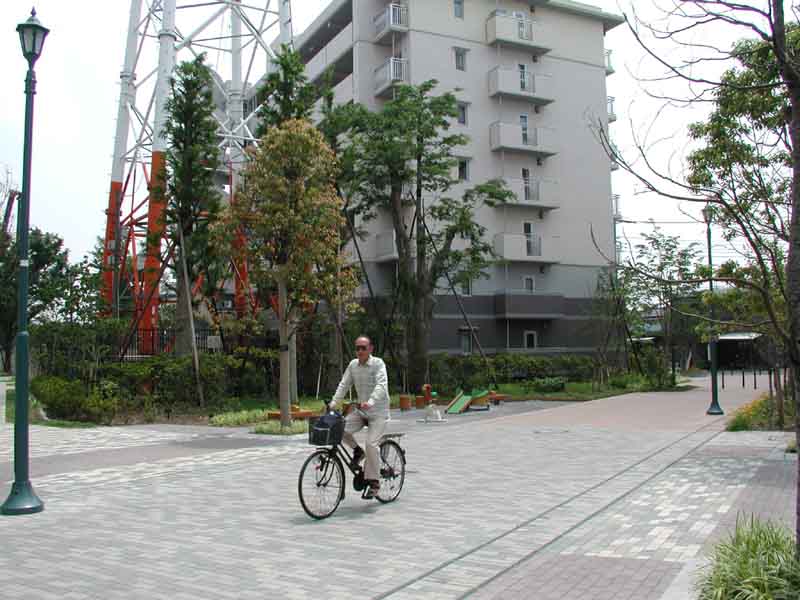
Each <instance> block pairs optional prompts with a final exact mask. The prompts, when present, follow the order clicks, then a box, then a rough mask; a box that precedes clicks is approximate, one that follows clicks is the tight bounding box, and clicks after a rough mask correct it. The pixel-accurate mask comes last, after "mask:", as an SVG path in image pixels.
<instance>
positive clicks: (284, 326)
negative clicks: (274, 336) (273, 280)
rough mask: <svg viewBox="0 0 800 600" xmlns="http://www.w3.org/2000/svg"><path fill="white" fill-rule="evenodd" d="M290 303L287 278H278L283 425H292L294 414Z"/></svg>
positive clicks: (280, 399) (280, 395)
mask: <svg viewBox="0 0 800 600" xmlns="http://www.w3.org/2000/svg"><path fill="white" fill-rule="evenodd" d="M287 304H288V299H287V292H286V280H285V279H283V278H279V279H278V334H279V337H280V347H279V349H278V350H279V356H280V371H281V374H280V384H279V385H280V391H279V403H280V409H281V426H282V427H290V426H291V424H292V415H291V412H290V410H289V404H290V402H289V386H290V380H291V377H290V372H291V371H290V366H289V362H290V361H289V315H288V314H287V313H286V305H287Z"/></svg>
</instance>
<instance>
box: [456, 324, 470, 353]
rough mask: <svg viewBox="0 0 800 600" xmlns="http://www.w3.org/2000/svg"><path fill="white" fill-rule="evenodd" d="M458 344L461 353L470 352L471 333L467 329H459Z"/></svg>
mask: <svg viewBox="0 0 800 600" xmlns="http://www.w3.org/2000/svg"><path fill="white" fill-rule="evenodd" d="M458 345H459V347H460V348H461V354H472V333H471V332H470V331H469V329H461V330H459V332H458Z"/></svg>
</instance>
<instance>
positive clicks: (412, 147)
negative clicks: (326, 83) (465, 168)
mask: <svg viewBox="0 0 800 600" xmlns="http://www.w3.org/2000/svg"><path fill="white" fill-rule="evenodd" d="M436 85H437V82H436V81H435V80H431V81H427V82H425V83H423V84H421V85H419V86H411V85H403V86H398V87H397V88H396V92H395V97H394V99H393V100H390V101H388V102H387V103H386V104H385V105H384V106H383V107H382V108H381V110H380V111H379V112H376V113H372V112H366V111H365V112H364V113H362V115H361V122H360V123H359V124H358V125H357V126H356V127H355V129H354V134H353V136H352V139H351V143H352V144H353V173H352V180H351V181H350V182H349V185H348V188H349V189H348V195H350V196H351V197H353V198H354V199H355V201H356V205H355V206H354V209H355V212H356V213H357V214H358V215H360V217H361V218H362V219H364V220H369V219H372V218H374V217H375V216H376V215H377V213H378V212H379V211H384V212H385V213H386V214H388V215H389V217H390V219H391V222H392V228H393V230H394V235H395V242H396V245H397V254H398V290H397V293H398V294H399V295H400V298H401V299H402V302H403V304H404V305H405V306H407V307H408V311H407V314H406V322H405V330H406V341H407V344H408V347H407V359H408V369H409V386H410V387H411V389H420V387H421V386H422V384H423V383H425V375H426V372H427V351H428V342H429V333H430V326H431V321H432V318H433V309H434V292H435V290H436V288H437V286H438V285H440V284H441V280H443V279H444V278H445V276H448V275H449V276H451V277H452V279H453V280H454V281H455V282H456V283H459V282H466V281H468V280H473V279H476V278H478V277H481V276H483V275H484V274H485V273H484V270H485V268H486V267H487V266H488V265H489V262H490V260H491V258H492V257H493V250H492V248H491V246H490V245H489V244H488V243H487V242H486V241H485V240H484V233H485V228H484V227H482V226H481V225H479V224H478V223H476V222H475V220H474V218H473V215H474V211H475V210H476V209H477V208H478V207H479V206H481V205H484V204H485V205H490V206H491V205H494V204H495V203H496V202H501V201H503V200H504V199H506V198H507V197H508V196H509V195H510V192H508V191H507V190H505V188H504V185H503V183H502V181H500V180H492V181H489V182H487V183H485V184H481V185H478V186H475V187H473V188H471V189H469V190H468V191H466V192H465V193H464V194H463V195H462V196H461V197H460V198H452V197H450V196H448V195H447V194H448V193H449V191H450V189H451V188H452V187H453V185H454V184H455V183H457V181H456V180H455V179H454V177H453V174H452V173H453V170H454V168H455V166H456V162H457V161H456V159H455V158H454V155H455V154H456V149H457V148H458V147H460V146H463V145H464V144H465V143H466V142H467V138H466V137H465V136H463V135H458V134H451V133H449V132H448V131H449V129H450V119H452V118H454V117H455V116H456V114H457V103H456V98H455V96H454V95H453V94H451V93H445V94H442V95H439V96H436V95H433V94H432V91H433V89H434V88H435V87H436ZM456 237H460V238H463V239H465V240H467V242H468V244H467V247H466V249H465V250H456V249H455V248H454V247H453V240H455V239H456Z"/></svg>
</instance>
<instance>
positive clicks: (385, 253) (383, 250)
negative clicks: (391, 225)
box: [375, 229, 398, 263]
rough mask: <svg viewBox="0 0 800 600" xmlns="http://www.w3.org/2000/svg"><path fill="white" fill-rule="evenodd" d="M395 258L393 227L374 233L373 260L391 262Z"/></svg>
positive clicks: (395, 246)
mask: <svg viewBox="0 0 800 600" xmlns="http://www.w3.org/2000/svg"><path fill="white" fill-rule="evenodd" d="M397 258H398V256H397V243H396V241H395V237H394V229H389V230H388V231H382V232H380V233H377V234H375V262H379V263H380V262H391V261H393V260H397Z"/></svg>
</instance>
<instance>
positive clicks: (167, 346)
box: [116, 328, 218, 361]
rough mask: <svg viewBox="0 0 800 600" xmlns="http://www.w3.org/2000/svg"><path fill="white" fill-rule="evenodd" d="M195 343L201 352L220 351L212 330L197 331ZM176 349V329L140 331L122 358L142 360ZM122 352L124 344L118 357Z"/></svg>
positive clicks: (135, 334) (134, 336) (125, 359)
mask: <svg viewBox="0 0 800 600" xmlns="http://www.w3.org/2000/svg"><path fill="white" fill-rule="evenodd" d="M194 337H195V342H196V343H197V350H198V351H199V352H209V351H211V350H215V349H218V347H217V346H218V344H217V339H218V338H217V336H216V335H215V334H214V333H213V330H211V329H196V330H195V336H194ZM174 349H175V330H174V329H162V328H158V329H139V330H137V331H136V333H134V334H133V337H132V338H131V340H130V343H129V344H128V349H127V351H126V352H125V356H122V357H120V358H121V359H122V360H124V361H134V360H141V359H142V358H144V357H146V356H151V355H154V354H164V353H165V352H172V351H173V350H174ZM121 351H122V343H120V347H119V348H118V350H117V353H116V355H117V356H119V353H120V352H121Z"/></svg>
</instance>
